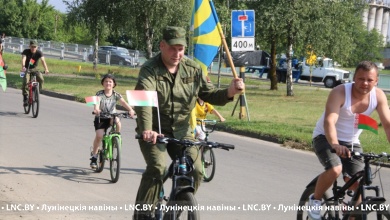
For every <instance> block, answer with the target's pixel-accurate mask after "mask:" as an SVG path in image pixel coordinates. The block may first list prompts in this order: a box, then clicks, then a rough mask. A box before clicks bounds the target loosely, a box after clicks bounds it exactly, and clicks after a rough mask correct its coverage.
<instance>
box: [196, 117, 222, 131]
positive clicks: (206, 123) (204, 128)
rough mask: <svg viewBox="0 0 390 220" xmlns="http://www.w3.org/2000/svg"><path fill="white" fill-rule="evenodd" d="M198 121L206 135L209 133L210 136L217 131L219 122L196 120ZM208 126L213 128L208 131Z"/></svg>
mask: <svg viewBox="0 0 390 220" xmlns="http://www.w3.org/2000/svg"><path fill="white" fill-rule="evenodd" d="M196 121H197V122H199V123H200V125H201V126H200V127H201V129H202V131H203V132H205V133H208V134H210V133H212V132H213V131H214V129H215V126H216V125H217V120H210V119H196ZM203 125H205V126H203ZM206 125H211V126H210V127H211V128H210V129H206Z"/></svg>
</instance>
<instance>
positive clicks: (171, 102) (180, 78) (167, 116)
mask: <svg viewBox="0 0 390 220" xmlns="http://www.w3.org/2000/svg"><path fill="white" fill-rule="evenodd" d="M135 89H136V90H151V91H157V96H158V105H159V111H160V121H161V132H162V134H164V135H168V136H173V137H175V138H178V139H181V138H191V137H192V135H191V133H192V132H193V131H192V129H191V128H190V122H189V121H190V117H191V111H192V109H193V108H194V107H195V103H196V99H197V96H198V95H199V97H200V98H201V99H202V100H204V101H205V102H209V103H211V104H213V105H225V104H226V103H228V102H229V101H233V98H231V99H228V98H227V89H217V88H215V87H214V85H213V84H212V83H207V80H206V76H205V75H204V74H203V73H202V69H201V67H200V66H199V65H198V64H197V63H196V62H195V61H193V60H191V59H188V58H186V57H183V58H182V60H181V61H180V63H179V67H178V70H177V73H176V77H175V76H174V74H171V73H169V71H168V70H167V68H166V67H165V65H164V64H163V62H162V59H161V54H158V55H156V56H155V57H153V58H151V59H149V60H148V61H147V62H146V63H145V64H144V65H143V66H142V67H141V69H140V72H139V76H138V82H137V85H136V87H135ZM135 111H136V113H137V128H136V131H137V133H138V134H141V133H142V132H143V131H145V130H153V131H156V132H158V115H157V108H152V107H135Z"/></svg>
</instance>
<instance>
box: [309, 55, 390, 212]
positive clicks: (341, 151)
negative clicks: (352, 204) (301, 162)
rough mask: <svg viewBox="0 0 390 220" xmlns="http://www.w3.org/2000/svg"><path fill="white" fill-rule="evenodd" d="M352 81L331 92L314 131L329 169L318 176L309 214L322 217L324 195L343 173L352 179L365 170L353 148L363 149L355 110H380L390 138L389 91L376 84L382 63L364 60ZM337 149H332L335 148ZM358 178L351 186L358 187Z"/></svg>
mask: <svg viewBox="0 0 390 220" xmlns="http://www.w3.org/2000/svg"><path fill="white" fill-rule="evenodd" d="M353 81H354V82H352V83H347V84H343V85H339V86H337V87H335V88H334V89H333V90H332V91H331V92H330V94H329V96H328V99H327V102H326V106H325V112H324V113H323V114H322V116H321V118H320V119H319V120H318V121H317V124H316V127H315V129H314V132H313V148H314V151H315V153H316V155H317V157H318V159H319V161H320V162H321V164H322V165H323V166H324V168H325V171H324V172H323V173H322V174H320V176H319V177H318V180H317V183H316V187H315V191H314V194H313V195H311V196H310V199H309V206H310V207H311V209H310V210H309V212H308V215H309V217H310V218H311V219H321V216H320V208H319V207H320V206H321V198H322V196H323V194H324V193H325V192H326V190H327V189H328V188H329V187H331V186H332V184H333V182H334V181H335V180H336V179H337V177H338V176H339V175H340V174H341V173H343V178H344V180H345V181H348V180H349V178H350V176H352V175H353V174H355V173H357V172H358V171H361V170H363V168H364V163H363V161H362V160H359V159H356V158H351V152H350V150H351V148H352V146H353V151H359V152H362V151H363V149H362V147H361V146H360V141H359V136H360V134H361V132H362V130H361V129H357V128H354V124H355V114H356V113H359V114H364V115H367V116H369V115H371V113H372V112H373V111H374V110H376V111H377V112H378V115H379V118H380V121H381V122H382V125H383V128H384V129H385V132H386V136H387V140H388V141H389V142H390V110H389V106H388V104H387V97H386V95H385V93H384V92H383V91H382V90H381V89H379V88H377V87H376V85H377V83H378V67H377V66H376V65H375V63H373V62H370V61H362V62H360V63H359V64H358V65H357V67H356V70H355V74H354V76H353ZM332 149H333V150H334V151H335V152H336V153H332V152H331V150H332ZM357 188H358V182H356V184H355V185H353V186H351V188H350V190H354V191H356V189H357Z"/></svg>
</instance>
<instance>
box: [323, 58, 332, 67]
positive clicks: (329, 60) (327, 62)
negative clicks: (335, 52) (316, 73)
mask: <svg viewBox="0 0 390 220" xmlns="http://www.w3.org/2000/svg"><path fill="white" fill-rule="evenodd" d="M324 67H325V68H326V67H333V60H331V59H325V60H324Z"/></svg>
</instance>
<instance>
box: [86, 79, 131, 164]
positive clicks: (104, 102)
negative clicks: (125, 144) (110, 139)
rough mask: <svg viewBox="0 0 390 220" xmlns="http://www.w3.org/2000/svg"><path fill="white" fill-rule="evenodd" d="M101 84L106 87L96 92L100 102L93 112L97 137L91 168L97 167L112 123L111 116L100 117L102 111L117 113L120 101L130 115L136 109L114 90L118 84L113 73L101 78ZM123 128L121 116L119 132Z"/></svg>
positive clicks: (118, 126)
mask: <svg viewBox="0 0 390 220" xmlns="http://www.w3.org/2000/svg"><path fill="white" fill-rule="evenodd" d="M101 84H102V86H103V87H104V89H103V90H100V91H98V92H97V93H96V96H98V97H99V98H100V103H99V104H98V105H94V109H93V113H94V114H95V120H94V122H93V123H94V126H95V133H96V136H95V139H94V141H93V149H92V152H91V158H90V160H91V164H90V166H91V168H92V169H95V168H96V167H97V164H96V162H97V154H98V148H99V144H101V143H102V139H103V136H104V130H105V129H107V128H109V127H110V125H112V123H113V122H112V119H110V118H99V114H100V113H116V103H117V102H118V101H119V103H120V104H121V105H122V106H123V107H124V108H125V109H126V110H127V111H129V114H130V117H131V118H133V117H134V113H135V112H134V110H133V109H132V108H131V107H130V106H129V105H128V104H127V102H126V101H125V99H124V98H123V97H122V95H121V94H119V93H118V92H116V91H115V90H114V88H115V86H116V81H115V78H114V76H113V75H112V74H106V75H104V76H103V78H102V80H101ZM120 130H121V123H120V120H119V118H117V132H120Z"/></svg>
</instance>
